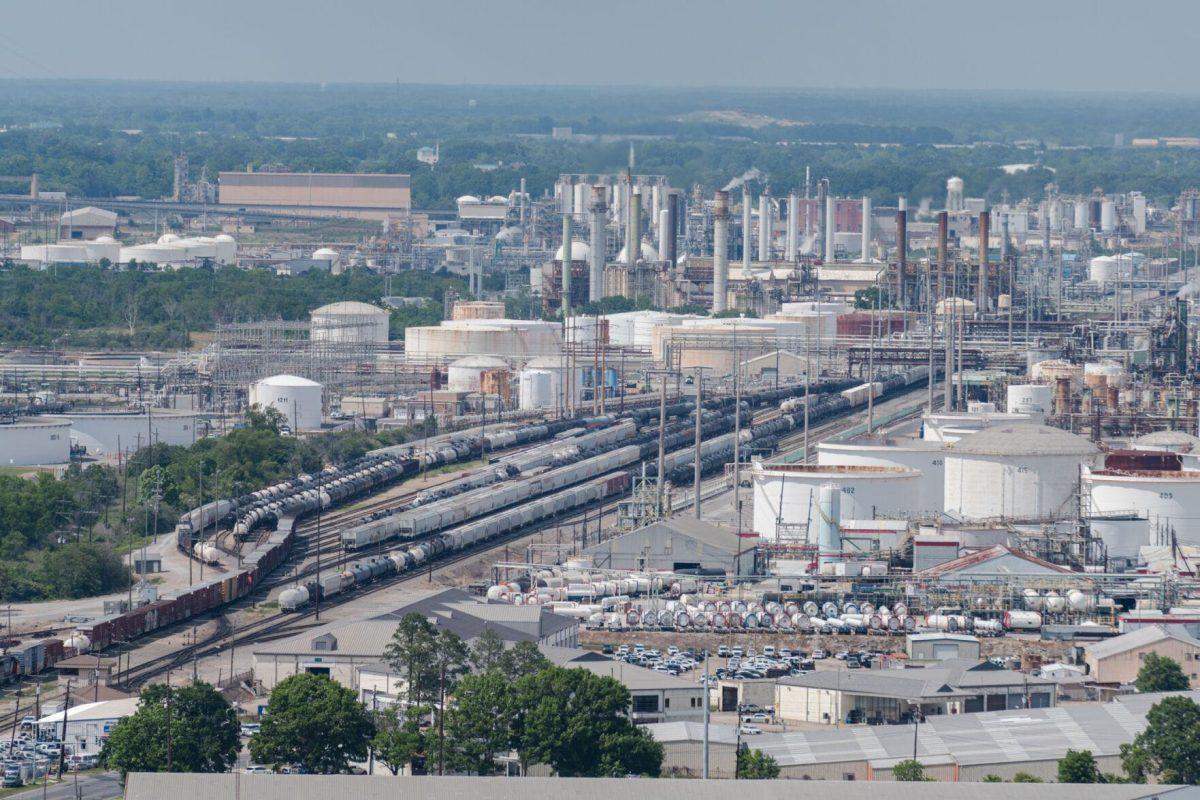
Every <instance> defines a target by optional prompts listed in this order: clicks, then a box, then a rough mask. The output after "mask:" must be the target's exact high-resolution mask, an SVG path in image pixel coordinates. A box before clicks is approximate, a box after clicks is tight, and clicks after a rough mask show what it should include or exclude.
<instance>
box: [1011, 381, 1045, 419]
mask: <svg viewBox="0 0 1200 800" xmlns="http://www.w3.org/2000/svg"><path fill="white" fill-rule="evenodd" d="M1053 396H1054V390H1053V389H1051V388H1050V387H1049V386H1047V385H1046V384H1043V383H1020V384H1013V385H1011V386H1009V387H1008V404H1007V409H1006V410H1007V411H1008V413H1009V414H1028V415H1029V419H1030V421H1032V422H1037V423H1041V422H1042V421H1043V420H1044V419H1045V418H1046V415H1047V414H1049V413H1050V411H1051V410H1052V407H1051V403H1052V402H1053Z"/></svg>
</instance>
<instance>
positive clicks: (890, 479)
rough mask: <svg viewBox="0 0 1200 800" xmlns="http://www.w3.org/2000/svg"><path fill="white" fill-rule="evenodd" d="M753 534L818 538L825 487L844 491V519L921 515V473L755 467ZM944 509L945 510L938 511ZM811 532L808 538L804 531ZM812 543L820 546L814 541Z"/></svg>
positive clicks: (769, 537)
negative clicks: (820, 501) (821, 492)
mask: <svg viewBox="0 0 1200 800" xmlns="http://www.w3.org/2000/svg"><path fill="white" fill-rule="evenodd" d="M751 480H752V483H753V487H754V530H755V532H756V533H758V534H759V535H760V536H762V537H764V538H765V539H766V540H767V541H780V540H783V541H786V540H789V539H794V538H796V537H797V536H802V535H803V536H804V537H805V540H806V541H807V539H808V538H812V537H815V535H816V531H817V519H818V513H819V512H818V507H817V506H818V493H819V490H820V487H821V486H822V485H824V484H830V483H832V484H834V485H836V486H838V487H839V488H840V490H841V493H842V496H841V518H842V519H843V520H867V519H874V518H875V517H877V516H884V515H888V516H890V515H894V514H906V513H920V512H921V511H926V510H930V511H932V510H934V509H921V508H917V507H915V505H916V504H915V503H914V502H913V501H914V498H918V497H920V492H921V490H920V482H921V474H920V473H919V472H917V471H916V470H914V469H905V468H902V467H866V466H864V467H853V466H850V467H833V466H819V465H805V464H763V463H761V462H760V463H756V464H755V465H754V467H753V469H752V470H751ZM937 510H940V509H937ZM806 531H807V532H811V536H808V535H807V534H806V533H805V532H806ZM812 543H813V544H816V540H815V538H812Z"/></svg>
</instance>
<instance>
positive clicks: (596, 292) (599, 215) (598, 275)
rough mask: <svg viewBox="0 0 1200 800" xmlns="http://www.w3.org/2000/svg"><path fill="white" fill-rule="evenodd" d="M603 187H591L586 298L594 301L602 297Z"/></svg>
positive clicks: (603, 248) (603, 244) (603, 246)
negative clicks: (590, 242)
mask: <svg viewBox="0 0 1200 800" xmlns="http://www.w3.org/2000/svg"><path fill="white" fill-rule="evenodd" d="M604 194H605V192H604V187H603V186H593V187H592V207H591V209H590V210H591V212H592V244H591V250H592V252H591V253H590V254H589V256H588V257H589V262H590V263H589V264H588V300H590V301H591V302H593V303H594V302H596V301H597V300H599V299H600V298H602V297H604V251H605V249H606V244H607V243H606V242H605V235H604V233H605V232H604V212H605V209H606V205H607V204H606V203H605V202H604Z"/></svg>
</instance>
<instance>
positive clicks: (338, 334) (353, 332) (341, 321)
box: [310, 300, 391, 345]
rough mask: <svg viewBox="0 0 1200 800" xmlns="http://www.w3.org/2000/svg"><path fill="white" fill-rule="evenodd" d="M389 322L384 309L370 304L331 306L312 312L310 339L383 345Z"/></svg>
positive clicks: (346, 302) (348, 303) (356, 303)
mask: <svg viewBox="0 0 1200 800" xmlns="http://www.w3.org/2000/svg"><path fill="white" fill-rule="evenodd" d="M390 319H391V315H390V314H389V313H388V311H387V309H385V308H380V307H379V306H373V305H371V304H370V303H359V302H357V301H354V300H346V301H343V302H340V303H330V304H329V305H324V306H321V307H320V308H318V309H316V310H315V311H313V312H312V316H311V320H312V322H311V326H312V327H311V333H310V336H311V338H312V340H313V341H314V342H318V341H322V342H338V343H350V344H382V345H386V344H387V341H388V329H389V326H390Z"/></svg>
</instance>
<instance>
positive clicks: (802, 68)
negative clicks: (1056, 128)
mask: <svg viewBox="0 0 1200 800" xmlns="http://www.w3.org/2000/svg"><path fill="white" fill-rule="evenodd" d="M1197 31H1200V0H1003V2H998V3H995V2H984V1H983V0H823V1H821V0H585V1H580V0H509V2H497V0H423V2H410V1H409V0H286V1H285V0H186V2H185V1H184V0H0V78H74V77H95V78H136V79H162V80H204V81H226V80H253V81H297V82H311V81H329V82H343V81H364V82H379V81H384V82H392V81H395V80H396V79H399V80H401V81H403V82H406V83H507V84H593V85H594V84H621V85H651V84H652V85H660V86H661V85H668V86H671V85H674V86H685V85H687V86H716V85H733V86H775V87H830V88H843V87H879V86H899V87H908V88H955V89H963V88H967V89H978V88H995V89H1066V90H1085V91H1106V90H1116V91H1138V90H1147V91H1165V92H1186V93H1194V92H1197V91H1198V88H1200V87H1198V86H1197V83H1198V81H1197V77H1196V75H1197V73H1196V70H1195V68H1194V66H1193V63H1194V62H1193V59H1194V57H1195V50H1196V46H1197Z"/></svg>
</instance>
